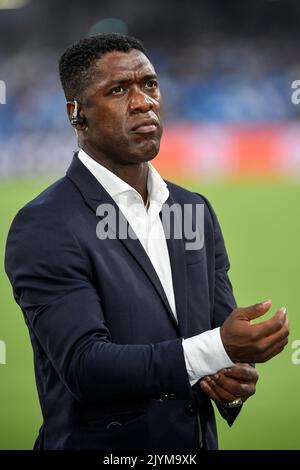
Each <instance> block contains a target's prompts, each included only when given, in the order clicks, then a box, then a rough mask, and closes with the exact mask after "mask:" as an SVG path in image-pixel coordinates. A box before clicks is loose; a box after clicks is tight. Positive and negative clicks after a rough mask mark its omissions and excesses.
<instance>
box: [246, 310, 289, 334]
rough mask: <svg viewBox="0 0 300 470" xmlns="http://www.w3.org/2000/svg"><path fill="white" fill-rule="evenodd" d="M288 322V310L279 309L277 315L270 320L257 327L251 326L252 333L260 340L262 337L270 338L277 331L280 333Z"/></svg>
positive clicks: (257, 324) (258, 324) (256, 325)
mask: <svg viewBox="0 0 300 470" xmlns="http://www.w3.org/2000/svg"><path fill="white" fill-rule="evenodd" d="M285 321H286V308H285V307H282V308H279V309H278V310H277V312H276V314H275V315H274V316H273V317H272V318H270V319H269V320H265V321H263V322H260V323H256V324H255V325H251V328H252V333H253V334H254V336H255V337H256V338H257V339H259V338H262V337H266V336H270V335H272V334H274V333H276V331H279V330H280V328H282V326H283V325H284V323H285Z"/></svg>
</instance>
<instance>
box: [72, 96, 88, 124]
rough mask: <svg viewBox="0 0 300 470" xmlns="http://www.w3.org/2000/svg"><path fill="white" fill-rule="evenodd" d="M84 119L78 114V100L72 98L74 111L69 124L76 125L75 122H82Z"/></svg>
mask: <svg viewBox="0 0 300 470" xmlns="http://www.w3.org/2000/svg"><path fill="white" fill-rule="evenodd" d="M84 121H85V120H84V119H83V118H82V117H80V116H78V102H77V101H76V100H74V111H73V114H72V117H71V124H72V126H76V124H84Z"/></svg>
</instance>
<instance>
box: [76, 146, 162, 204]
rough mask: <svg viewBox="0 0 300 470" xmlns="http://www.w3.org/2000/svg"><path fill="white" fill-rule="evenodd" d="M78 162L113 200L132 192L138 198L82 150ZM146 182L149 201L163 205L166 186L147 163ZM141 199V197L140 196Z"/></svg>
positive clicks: (117, 178) (129, 188)
mask: <svg viewBox="0 0 300 470" xmlns="http://www.w3.org/2000/svg"><path fill="white" fill-rule="evenodd" d="M78 158H79V160H80V161H81V162H82V163H83V164H84V165H85V166H86V167H87V169H88V170H90V172H91V173H92V174H93V176H94V177H95V178H96V179H97V180H98V181H99V183H100V184H101V185H102V186H103V187H104V189H105V190H106V191H107V192H108V194H109V195H110V196H111V197H112V198H113V199H115V198H116V197H118V196H119V195H120V194H124V193H126V192H129V191H130V192H131V193H132V191H133V192H134V193H136V194H138V195H139V196H140V194H139V193H138V192H137V191H136V190H135V189H134V188H133V187H132V186H130V185H129V184H128V183H126V182H125V181H123V180H122V179H121V178H119V177H118V176H117V175H115V174H114V173H113V172H112V171H110V170H108V169H107V168H105V167H104V166H103V165H100V163H98V162H96V160H94V159H93V158H92V157H90V156H89V155H88V154H87V153H86V152H84V150H82V149H80V150H79V152H78ZM148 168H149V171H148V180H147V189H148V193H149V197H150V201H156V202H157V203H158V204H161V205H162V204H164V203H165V202H166V200H167V199H168V197H169V190H168V188H167V184H166V183H165V181H164V180H163V179H162V177H161V176H160V175H159V173H158V172H157V170H156V169H155V168H154V167H153V165H151V163H149V162H148ZM140 197H141V196H140Z"/></svg>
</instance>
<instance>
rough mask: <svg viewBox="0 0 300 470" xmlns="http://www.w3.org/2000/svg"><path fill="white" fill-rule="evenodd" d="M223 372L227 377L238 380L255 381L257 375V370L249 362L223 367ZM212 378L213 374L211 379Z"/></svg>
mask: <svg viewBox="0 0 300 470" xmlns="http://www.w3.org/2000/svg"><path fill="white" fill-rule="evenodd" d="M223 374H224V375H226V376H227V377H233V378H235V379H237V380H239V381H240V382H254V383H256V382H257V381H258V377H259V375H258V372H257V370H256V369H255V368H254V367H252V366H250V365H249V364H236V365H235V366H233V367H228V368H227V369H223ZM214 378H215V377H214V376H213V379H214Z"/></svg>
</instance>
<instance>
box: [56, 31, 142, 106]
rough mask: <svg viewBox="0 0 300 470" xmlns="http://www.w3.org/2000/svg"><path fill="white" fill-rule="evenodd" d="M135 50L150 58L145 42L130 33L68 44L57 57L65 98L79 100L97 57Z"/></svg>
mask: <svg viewBox="0 0 300 470" xmlns="http://www.w3.org/2000/svg"><path fill="white" fill-rule="evenodd" d="M132 49H137V50H138V51H141V52H143V54H145V55H146V56H147V57H149V55H148V53H147V51H146V50H145V47H144V45H143V44H142V43H141V41H139V40H138V39H136V38H134V37H132V36H126V35H124V34H118V33H101V34H97V35H95V36H90V37H87V38H84V39H81V40H80V41H78V42H76V43H75V44H73V45H72V46H70V47H68V49H66V51H65V52H64V53H63V54H62V56H61V57H60V60H59V76H60V81H61V84H62V87H63V90H64V93H65V96H66V99H67V101H73V100H74V99H79V97H80V95H81V93H82V91H83V89H84V87H85V86H86V84H87V82H88V80H89V78H90V76H91V72H92V69H93V65H94V63H95V62H96V60H98V59H100V57H102V56H103V55H104V54H106V53H107V52H112V51H120V52H130V51H131V50H132Z"/></svg>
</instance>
